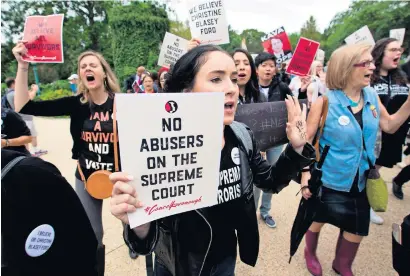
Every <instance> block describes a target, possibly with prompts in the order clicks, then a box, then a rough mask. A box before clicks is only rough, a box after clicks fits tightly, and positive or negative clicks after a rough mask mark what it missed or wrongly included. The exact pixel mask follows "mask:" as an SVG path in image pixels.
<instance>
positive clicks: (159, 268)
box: [154, 256, 236, 276]
mask: <svg viewBox="0 0 410 276" xmlns="http://www.w3.org/2000/svg"><path fill="white" fill-rule="evenodd" d="M235 265H236V257H235V256H231V257H227V258H226V259H225V260H223V261H222V262H221V263H219V264H217V265H214V266H213V267H212V269H211V273H210V274H209V275H210V276H235ZM154 276H172V274H171V272H169V270H168V269H167V268H166V267H165V266H164V265H163V264H162V263H160V262H159V261H158V258H157V257H155V268H154Z"/></svg>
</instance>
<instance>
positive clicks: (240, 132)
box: [229, 121, 253, 159]
mask: <svg viewBox="0 0 410 276" xmlns="http://www.w3.org/2000/svg"><path fill="white" fill-rule="evenodd" d="M229 126H230V127H231V129H232V131H233V133H234V134H235V135H236V137H238V138H239V140H240V141H241V142H242V144H243V146H244V147H245V149H246V153H247V155H248V159H250V158H251V156H252V155H253V142H252V137H251V134H250V133H249V130H248V128H247V127H246V125H245V124H243V123H240V122H236V121H233V122H232V124H230V125H229Z"/></svg>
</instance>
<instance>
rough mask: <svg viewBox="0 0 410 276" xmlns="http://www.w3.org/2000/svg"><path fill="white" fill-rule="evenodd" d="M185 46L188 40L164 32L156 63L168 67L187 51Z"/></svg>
mask: <svg viewBox="0 0 410 276" xmlns="http://www.w3.org/2000/svg"><path fill="white" fill-rule="evenodd" d="M187 46H188V40H186V39H184V38H182V37H179V36H176V35H174V34H171V33H168V32H166V33H165V36H164V41H163V42H162V47H161V52H160V53H159V58H158V65H159V66H164V67H168V68H169V67H170V66H171V65H172V64H175V62H177V60H178V59H179V58H180V57H181V56H183V55H184V54H185V53H186V52H187Z"/></svg>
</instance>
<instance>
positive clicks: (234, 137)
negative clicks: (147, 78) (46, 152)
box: [110, 45, 314, 276]
mask: <svg viewBox="0 0 410 276" xmlns="http://www.w3.org/2000/svg"><path fill="white" fill-rule="evenodd" d="M237 82H238V71H237V69H236V66H235V63H234V61H233V59H232V57H231V56H229V54H227V53H226V52H224V51H223V50H221V49H220V48H219V47H216V46H212V45H205V46H198V47H195V48H194V49H192V50H190V51H189V52H188V53H186V54H185V55H183V56H182V57H181V58H180V59H179V60H178V61H177V62H176V64H175V65H174V67H173V68H172V69H171V71H170V72H169V74H168V78H167V81H166V83H165V91H166V92H194V93H195V92H198V93H200V92H222V93H224V94H225V104H224V122H223V123H224V125H225V129H224V136H223V139H222V141H221V142H222V146H221V147H222V151H221V163H220V175H224V174H225V175H226V174H227V171H228V170H232V169H235V170H236V171H240V172H241V173H240V174H236V176H237V177H235V179H231V180H232V181H233V182H232V181H231V180H229V181H227V180H228V178H227V177H221V179H220V180H219V182H220V185H219V188H218V189H219V191H221V190H224V189H228V188H231V189H232V187H234V189H235V193H234V194H233V195H232V197H231V196H228V197H227V198H225V197H218V204H217V205H215V206H212V207H208V208H203V209H199V210H195V211H189V212H185V213H181V214H178V215H173V216H170V217H166V218H163V219H160V220H156V221H152V222H150V223H147V224H144V225H141V226H138V227H135V228H133V229H130V228H129V227H127V229H125V232H124V239H125V241H126V243H127V245H128V246H129V247H130V248H132V249H133V250H134V251H136V252H137V253H139V254H144V255H145V254H150V253H152V252H155V256H156V265H155V275H161V276H165V275H178V276H179V275H181V276H183V275H213V276H217V275H224V276H225V275H228V276H229V275H234V271H235V263H236V256H237V244H238V243H239V251H240V257H241V260H242V261H243V262H245V263H246V264H249V265H252V266H254V265H255V264H256V260H257V257H258V251H259V234H258V225H257V220H256V211H255V205H254V199H253V184H255V185H256V186H258V187H259V188H261V189H263V190H264V191H267V192H271V193H272V192H274V193H278V192H279V191H280V190H282V189H283V188H284V187H285V186H287V185H288V184H289V182H290V180H291V178H292V176H294V175H295V174H296V173H297V171H298V170H300V169H301V168H302V167H303V166H305V165H308V164H310V163H311V162H312V157H313V156H314V149H313V147H312V146H310V145H309V144H306V136H305V135H306V130H305V116H306V115H305V114H306V106H304V107H303V110H301V108H300V106H299V104H298V102H297V100H296V99H295V98H292V97H290V96H288V97H287V99H286V106H287V109H288V118H289V120H288V123H287V128H286V131H287V135H288V138H289V141H290V143H289V145H288V146H287V148H286V149H285V151H284V152H283V153H282V155H281V157H280V158H279V160H278V161H277V163H276V164H274V165H269V164H268V163H267V162H266V161H265V160H264V159H262V157H261V154H260V152H259V150H258V148H257V146H256V141H255V139H254V137H253V134H252V132H251V131H250V129H249V128H248V127H247V126H245V125H243V124H241V123H238V122H234V116H235V111H236V107H237V104H238V96H239V89H238V85H237ZM198 104H200V103H198ZM221 108H222V107H221ZM210 112H212V111H211V110H210ZM210 154H212V153H210ZM110 178H111V180H112V181H113V183H115V185H114V189H113V195H112V199H111V212H112V214H113V215H114V216H116V217H117V218H118V219H120V220H121V221H122V222H124V223H127V224H128V223H129V221H128V217H127V212H134V211H135V210H136V209H137V208H141V207H143V203H142V201H144V198H139V197H138V193H137V192H136V190H135V189H134V188H133V187H132V186H131V185H129V184H128V183H127V182H129V181H130V180H132V179H133V177H132V176H130V175H128V174H127V173H114V174H112V175H111V176H110ZM216 181H217V180H216ZM222 194H225V193H222ZM215 196H217V195H215Z"/></svg>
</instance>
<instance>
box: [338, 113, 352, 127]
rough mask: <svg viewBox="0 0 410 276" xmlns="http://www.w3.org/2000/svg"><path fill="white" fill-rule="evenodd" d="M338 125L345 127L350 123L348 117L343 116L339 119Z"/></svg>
mask: <svg viewBox="0 0 410 276" xmlns="http://www.w3.org/2000/svg"><path fill="white" fill-rule="evenodd" d="M338 121H339V124H340V125H342V126H347V125H348V124H349V123H350V119H349V117H347V116H345V115H343V116H340V117H339V120H338Z"/></svg>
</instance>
